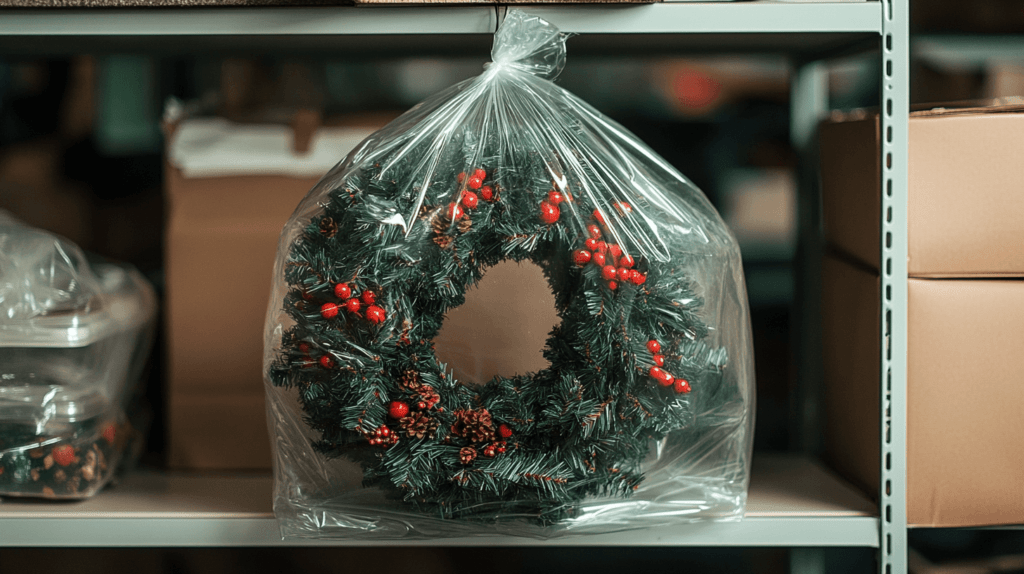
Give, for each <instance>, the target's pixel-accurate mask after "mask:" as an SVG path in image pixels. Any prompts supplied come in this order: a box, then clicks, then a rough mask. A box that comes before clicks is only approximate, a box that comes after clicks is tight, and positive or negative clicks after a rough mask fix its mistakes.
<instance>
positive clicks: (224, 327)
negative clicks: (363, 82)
mask: <svg viewBox="0 0 1024 574" xmlns="http://www.w3.org/2000/svg"><path fill="white" fill-rule="evenodd" d="M375 128H376V126H371V127H359V128H353V127H347V128H339V129H330V130H328V129H326V128H325V129H321V130H319V131H318V132H317V134H316V136H314V138H313V142H312V144H309V147H310V150H309V152H308V153H305V154H300V153H295V152H293V151H292V149H293V147H294V146H295V145H296V144H297V143H300V142H299V141H296V140H304V139H305V138H302V137H297V136H298V134H293V132H292V130H291V128H289V127H287V126H251V125H239V124H232V123H229V122H226V121H223V120H203V121H191V122H190V121H185V122H182V123H181V124H180V125H177V126H175V128H174V129H173V130H172V135H171V137H170V142H169V146H168V150H169V151H168V164H167V167H166V176H165V181H166V189H165V194H166V200H167V213H168V220H167V231H166V233H167V236H166V272H167V296H166V313H167V329H168V332H167V340H168V369H169V373H168V409H169V413H168V427H169V428H168V433H169V446H168V451H169V452H168V462H169V465H170V466H171V467H172V468H179V469H183V468H187V469H266V468H270V464H271V459H270V443H269V439H268V437H267V425H266V414H265V413H266V411H265V407H264V398H263V397H264V391H263V373H262V365H263V322H264V318H265V316H266V310H267V300H268V298H269V294H270V283H271V276H272V274H273V273H272V270H273V264H274V258H275V256H276V252H277V242H278V238H279V236H280V233H281V228H282V227H283V226H284V224H285V222H286V221H287V220H288V217H289V216H290V215H291V213H292V211H294V209H295V206H296V205H298V203H299V201H300V200H301V199H302V197H304V196H305V194H306V193H307V192H308V191H309V189H310V188H312V187H313V185H315V184H316V182H317V181H318V180H319V178H320V175H321V174H322V173H325V172H326V171H327V170H328V169H330V167H332V166H333V164H334V163H335V162H337V161H338V160H340V159H342V157H344V155H345V154H347V153H348V151H349V150H350V149H351V148H352V147H354V146H355V145H356V144H357V143H358V142H359V141H361V140H362V139H363V138H364V137H365V136H367V135H369V134H370V133H371V132H372V131H374V130H375ZM301 145H305V144H304V143H300V147H301Z"/></svg>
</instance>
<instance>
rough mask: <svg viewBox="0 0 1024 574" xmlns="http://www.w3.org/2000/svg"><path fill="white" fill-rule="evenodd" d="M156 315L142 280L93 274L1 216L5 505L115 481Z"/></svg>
mask: <svg viewBox="0 0 1024 574" xmlns="http://www.w3.org/2000/svg"><path fill="white" fill-rule="evenodd" d="M155 315H156V297H155V295H154V293H153V289H152V287H151V286H150V285H149V284H148V283H147V282H146V280H145V279H144V278H143V277H142V276H141V275H140V274H139V273H138V272H137V271H135V270H134V269H132V268H130V267H127V266H122V265H113V264H96V265H90V263H89V261H87V259H86V258H85V256H84V254H83V253H82V251H81V250H80V249H79V248H78V247H77V246H76V245H74V244H72V243H70V242H69V241H67V240H65V239H62V238H60V237H57V236H54V235H52V234H50V233H47V232H45V231H42V230H38V229H34V228H30V227H27V226H25V225H22V224H20V223H18V222H17V221H14V220H12V219H10V218H9V217H6V216H4V215H3V214H2V213H0V495H3V496H40V497H45V498H83V497H87V496H91V495H93V494H95V493H96V492H97V491H99V490H100V489H101V488H103V486H104V485H106V484H107V482H109V481H110V479H111V477H112V476H113V474H114V471H115V469H116V468H117V466H118V465H119V463H120V462H121V460H122V458H123V457H124V455H125V453H126V452H127V451H129V450H130V447H131V444H132V443H133V442H134V441H133V435H134V431H133V430H132V429H131V427H130V425H129V424H128V421H127V417H126V416H125V406H126V402H127V400H128V399H129V398H130V396H131V393H132V390H133V386H134V384H135V383H136V381H137V380H138V378H139V374H140V371H141V369H142V367H143V365H144V364H145V360H146V356H147V355H148V353H149V349H150V346H151V343H152V329H153V322H154V318H155Z"/></svg>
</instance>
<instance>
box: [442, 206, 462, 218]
mask: <svg viewBox="0 0 1024 574" xmlns="http://www.w3.org/2000/svg"><path fill="white" fill-rule="evenodd" d="M445 214H447V215H448V219H451V220H452V221H455V220H456V219H458V218H460V217H462V208H461V207H459V204H458V203H454V202H452V203H449V204H448V210H447V211H445Z"/></svg>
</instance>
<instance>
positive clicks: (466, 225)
mask: <svg viewBox="0 0 1024 574" xmlns="http://www.w3.org/2000/svg"><path fill="white" fill-rule="evenodd" d="M455 227H456V228H457V229H458V230H459V233H465V232H467V231H469V230H470V228H471V227H473V220H472V219H470V218H469V215H464V216H462V219H460V220H459V223H458V224H457V225H456V226H455Z"/></svg>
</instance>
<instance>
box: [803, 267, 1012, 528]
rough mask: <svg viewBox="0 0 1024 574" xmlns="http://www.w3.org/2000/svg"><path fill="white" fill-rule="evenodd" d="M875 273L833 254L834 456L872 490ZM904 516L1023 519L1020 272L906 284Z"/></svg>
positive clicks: (828, 318)
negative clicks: (1010, 275)
mask: <svg viewBox="0 0 1024 574" xmlns="http://www.w3.org/2000/svg"><path fill="white" fill-rule="evenodd" d="M878 281H879V278H878V275H877V273H875V272H873V271H871V270H869V269H868V268H866V267H864V266H860V265H859V264H858V263H855V262H849V261H845V260H842V259H840V258H837V257H835V256H834V255H830V256H827V257H826V259H825V261H824V265H823V277H822V284H823V293H822V320H823V347H824V355H823V359H824V363H825V384H826V396H827V397H828V400H826V403H825V409H826V418H827V420H828V421H829V422H828V424H827V425H826V437H825V441H826V449H827V457H828V459H829V460H830V462H831V463H832V464H834V465H835V466H836V468H837V470H839V471H840V472H842V473H843V474H845V475H846V476H847V477H849V478H850V479H851V480H852V481H853V482H855V483H857V484H859V485H861V486H863V487H864V488H866V490H867V492H869V493H877V492H878V487H879V485H878V480H879V478H878V477H879V468H878V459H879V455H878V452H879V432H880V430H879V426H880V425H879V407H878V405H879V403H878V401H879V400H880V399H879V396H878V388H879V384H878V377H879V361H880V357H879V354H878V353H879V351H878V349H879V348H880V345H879V300H878V297H879V292H878ZM908 289H909V295H908V298H909V309H908V345H907V346H908V359H907V403H908V412H907V521H908V523H909V524H911V525H913V526H944V527H965V526H983V525H1000V524H1020V523H1024V496H1022V491H1021V488H1022V484H1024V466H1022V463H1021V461H1024V418H1022V417H1021V413H1022V412H1024V385H1022V384H1021V381H1024V354H1022V353H1021V352H1020V349H1022V348H1024V281H1020V280H1006V279H959V280H952V279H932V278H912V279H910V281H909V285H908Z"/></svg>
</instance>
